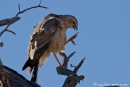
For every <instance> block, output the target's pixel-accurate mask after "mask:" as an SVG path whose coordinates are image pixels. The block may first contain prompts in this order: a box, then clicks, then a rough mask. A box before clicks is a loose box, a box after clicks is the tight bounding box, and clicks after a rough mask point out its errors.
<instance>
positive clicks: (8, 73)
mask: <svg viewBox="0 0 130 87" xmlns="http://www.w3.org/2000/svg"><path fill="white" fill-rule="evenodd" d="M38 7H40V8H46V9H47V7H45V6H41V1H40V3H39V4H38V5H37V6H32V7H30V8H27V9H24V10H22V11H21V10H20V4H19V5H18V9H19V12H18V13H17V14H16V15H15V16H14V17H12V18H6V19H3V20H0V27H1V26H6V27H5V29H3V30H2V31H1V32H0V37H1V36H2V35H3V33H5V32H10V33H12V34H14V35H16V33H15V32H14V31H12V30H9V29H8V28H9V26H10V25H11V24H13V23H15V22H17V21H18V20H20V19H21V18H20V17H18V16H19V14H22V13H24V12H26V11H28V10H30V9H33V8H38ZM72 43H73V44H75V43H74V42H72ZM3 45H4V43H3V42H0V47H2V46H3ZM74 54H75V52H73V53H72V54H70V55H69V56H68V57H67V56H66V54H65V53H60V55H61V56H62V57H63V63H62V64H63V66H65V67H66V68H61V67H57V68H56V70H57V73H58V74H60V75H66V76H67V78H66V80H65V82H64V84H63V86H62V87H76V85H77V83H80V81H81V80H83V79H84V78H85V77H84V76H83V75H80V76H78V75H77V71H78V70H79V68H80V67H81V65H82V63H83V62H84V59H85V58H84V59H82V60H81V62H80V63H79V64H78V65H77V66H75V67H74V66H72V65H71V66H72V67H74V68H75V69H74V70H73V71H72V70H69V69H67V65H68V62H69V59H70V58H71V57H72V56H73V55H74ZM0 86H2V87H41V86H40V85H38V84H37V83H34V82H32V81H28V80H27V79H26V78H25V77H23V76H22V75H20V74H19V73H18V72H16V71H15V70H13V69H11V68H9V67H7V66H4V65H3V64H2V61H1V60H0Z"/></svg>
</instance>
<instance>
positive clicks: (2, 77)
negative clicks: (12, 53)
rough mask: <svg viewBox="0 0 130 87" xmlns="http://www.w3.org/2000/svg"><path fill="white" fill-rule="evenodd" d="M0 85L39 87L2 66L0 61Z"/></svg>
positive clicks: (3, 86)
mask: <svg viewBox="0 0 130 87" xmlns="http://www.w3.org/2000/svg"><path fill="white" fill-rule="evenodd" d="M0 82H1V83H0V85H2V87H41V86H40V85H38V84H37V83H34V82H31V81H28V80H27V79H26V78H25V77H23V76H22V75H20V74H19V73H17V72H16V71H14V70H13V69H11V68H9V67H7V66H4V65H3V64H2V61H1V60H0Z"/></svg>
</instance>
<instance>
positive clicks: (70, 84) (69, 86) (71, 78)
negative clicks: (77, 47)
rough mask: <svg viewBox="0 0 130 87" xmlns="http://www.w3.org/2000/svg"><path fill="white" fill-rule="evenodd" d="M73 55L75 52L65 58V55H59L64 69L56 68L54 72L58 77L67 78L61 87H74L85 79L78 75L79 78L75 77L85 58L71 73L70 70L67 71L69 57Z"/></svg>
mask: <svg viewBox="0 0 130 87" xmlns="http://www.w3.org/2000/svg"><path fill="white" fill-rule="evenodd" d="M74 53H75V52H73V53H72V54H70V55H69V56H68V57H67V56H66V54H65V53H60V55H61V56H62V57H63V64H62V65H63V66H65V67H66V68H62V67H57V68H56V71H57V73H58V74H60V75H65V76H68V77H67V78H66V80H65V82H64V84H63V86H62V87H75V86H76V85H77V83H80V81H81V80H83V79H84V78H85V77H84V75H80V76H78V75H77V71H78V70H79V68H80V67H81V65H82V63H83V62H84V60H85V58H83V59H82V60H81V61H80V63H79V64H78V65H77V66H76V67H75V69H74V70H73V71H72V70H70V69H67V65H68V62H69V59H70V57H72V56H73V55H74Z"/></svg>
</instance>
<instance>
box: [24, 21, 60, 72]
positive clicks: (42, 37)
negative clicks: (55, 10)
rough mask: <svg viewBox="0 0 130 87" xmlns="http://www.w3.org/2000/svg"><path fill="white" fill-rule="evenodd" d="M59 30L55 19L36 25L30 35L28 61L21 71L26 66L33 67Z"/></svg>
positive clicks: (58, 23) (58, 22)
mask: <svg viewBox="0 0 130 87" xmlns="http://www.w3.org/2000/svg"><path fill="white" fill-rule="evenodd" d="M59 28H60V29H62V27H61V23H60V21H59V20H58V19H56V18H52V19H49V20H45V21H42V22H40V23H39V24H38V25H37V27H36V28H35V31H34V34H32V36H31V39H30V44H29V47H28V58H29V59H28V60H27V62H26V63H25V65H24V66H23V70H24V69H26V68H27V67H28V66H29V67H31V68H33V67H34V66H35V64H36V63H37V62H38V60H39V58H40V57H41V55H42V54H43V53H44V52H45V50H46V49H47V46H49V42H50V40H51V39H53V37H54V35H55V34H56V32H57V29H59Z"/></svg>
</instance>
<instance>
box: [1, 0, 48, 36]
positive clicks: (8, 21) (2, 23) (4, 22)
mask: <svg viewBox="0 0 130 87" xmlns="http://www.w3.org/2000/svg"><path fill="white" fill-rule="evenodd" d="M41 2H42V0H41V1H40V3H39V4H38V5H37V6H32V7H30V8H26V9H24V10H23V11H20V4H18V8H19V12H18V13H17V14H16V16H15V17H13V18H10V19H4V20H1V21H0V26H3V25H7V26H6V27H5V29H4V30H2V31H1V33H0V37H1V36H2V34H3V33H4V32H6V31H7V32H10V33H12V34H14V35H16V33H15V32H13V31H11V30H8V27H9V26H10V25H11V24H13V23H14V22H16V21H18V20H19V19H20V17H18V15H19V14H22V13H24V12H26V11H28V10H30V9H33V8H38V7H39V8H46V9H47V7H45V6H41Z"/></svg>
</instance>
